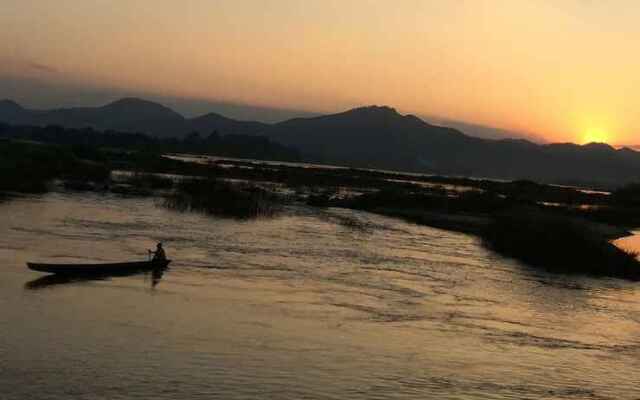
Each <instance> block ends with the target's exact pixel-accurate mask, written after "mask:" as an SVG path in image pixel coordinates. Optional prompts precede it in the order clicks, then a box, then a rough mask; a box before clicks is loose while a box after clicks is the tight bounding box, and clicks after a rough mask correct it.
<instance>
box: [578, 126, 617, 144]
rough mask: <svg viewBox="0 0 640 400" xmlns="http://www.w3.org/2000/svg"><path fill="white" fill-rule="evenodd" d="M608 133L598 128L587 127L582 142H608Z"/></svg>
mask: <svg viewBox="0 0 640 400" xmlns="http://www.w3.org/2000/svg"><path fill="white" fill-rule="evenodd" d="M609 142H610V137H609V134H608V133H607V132H605V131H603V130H600V129H589V130H587V131H586V132H585V133H584V135H583V136H582V144H587V143H609Z"/></svg>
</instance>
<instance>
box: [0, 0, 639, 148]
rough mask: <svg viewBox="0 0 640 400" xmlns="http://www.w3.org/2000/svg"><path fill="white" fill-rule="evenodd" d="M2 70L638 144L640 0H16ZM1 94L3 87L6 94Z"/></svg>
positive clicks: (5, 33) (1, 18) (1, 16)
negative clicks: (374, 109) (370, 109)
mask: <svg viewBox="0 0 640 400" xmlns="http://www.w3.org/2000/svg"><path fill="white" fill-rule="evenodd" d="M2 9H3V10H2V13H0V25H1V26H2V27H3V28H2V30H0V61H1V63H0V75H2V76H27V77H37V78H38V79H41V80H51V81H64V82H68V83H72V84H78V85H81V86H88V87H111V88H127V89H134V90H139V91H141V92H149V93H158V94H162V95H167V96H183V97H194V98H203V99H221V100H227V101H234V102H242V103H249V104H255V105H266V106H275V107H287V108H295V109H306V110H312V111H320V112H333V111H340V110H343V109H346V108H349V107H353V106H359V105H364V104H387V105H391V106H394V107H396V108H397V109H398V110H399V111H401V112H403V113H415V114H427V115H437V116H441V117H445V118H450V119H457V120H464V121H468V122H473V123H478V124H484V125H489V126H495V127H499V128H505V129H511V130H518V131H524V132H530V133H534V134H537V135H539V136H541V137H543V138H545V139H546V140H549V141H577V142H585V141H586V140H597V141H609V142H611V143H615V144H618V143H628V144H636V143H637V142H640V138H636V136H637V135H636V134H635V132H636V129H637V127H640V112H639V111H640V110H639V109H640V51H638V50H639V45H638V43H640V24H638V23H637V21H640V2H638V1H635V0H628V1H627V0H617V1H607V2H605V1H592V0H562V1H555V0H553V1H551V0H549V1H546V0H537V1H519V0H504V1H498V0H495V1H489V0H468V1H464V0H447V1H427V0H398V1H393V2H391V1H375V0H253V1H250V0H230V1H225V0H216V1H212V0H183V1H180V2H178V1H172V0H93V1H87V0H59V1H56V2H45V1H41V0H4V1H3V5H2ZM0 97H3V96H2V93H0Z"/></svg>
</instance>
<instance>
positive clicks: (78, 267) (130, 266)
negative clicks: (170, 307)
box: [27, 260, 171, 275]
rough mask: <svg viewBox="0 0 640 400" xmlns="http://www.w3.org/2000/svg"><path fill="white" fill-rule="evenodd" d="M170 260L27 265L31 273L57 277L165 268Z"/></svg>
mask: <svg viewBox="0 0 640 400" xmlns="http://www.w3.org/2000/svg"><path fill="white" fill-rule="evenodd" d="M170 262H171V260H154V261H135V262H123V263H110V264H42V263H27V267H29V269H31V270H33V271H38V272H47V273H50V274H58V275H101V274H104V275H115V274H119V273H127V272H135V271H149V270H154V269H163V268H166V267H167V266H168V265H169V263H170Z"/></svg>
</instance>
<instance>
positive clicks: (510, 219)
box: [482, 208, 640, 280]
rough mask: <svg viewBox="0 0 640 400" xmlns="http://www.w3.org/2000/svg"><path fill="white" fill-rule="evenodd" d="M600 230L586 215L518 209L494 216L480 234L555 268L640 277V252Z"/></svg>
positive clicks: (507, 251) (505, 250)
mask: <svg viewBox="0 0 640 400" xmlns="http://www.w3.org/2000/svg"><path fill="white" fill-rule="evenodd" d="M598 228H599V227H598V226H597V225H594V224H591V223H589V222H588V221H585V220H584V219H577V218H571V217H566V216H561V215H554V214H552V213H549V212H543V211H541V210H538V209H529V208H516V209H512V210H509V211H508V212H504V213H500V214H498V215H495V216H493V218H492V223H491V224H490V225H489V226H488V227H487V229H486V230H485V232H483V235H482V237H483V240H484V242H485V244H486V245H487V246H488V247H489V248H491V249H493V250H495V251H496V252H498V253H501V254H504V255H508V256H511V257H514V258H517V259H519V260H521V261H524V262H526V263H527V264H530V265H534V266H537V267H541V268H544V269H546V270H549V271H552V272H563V273H574V274H575V273H580V274H589V275H594V276H611V277H617V278H624V279H632V280H640V262H638V258H637V257H638V254H635V253H632V252H627V251H625V250H622V249H620V248H618V247H616V246H615V245H613V244H612V243H611V242H610V240H609V239H611V238H609V237H607V234H606V233H604V232H602V230H600V229H598Z"/></svg>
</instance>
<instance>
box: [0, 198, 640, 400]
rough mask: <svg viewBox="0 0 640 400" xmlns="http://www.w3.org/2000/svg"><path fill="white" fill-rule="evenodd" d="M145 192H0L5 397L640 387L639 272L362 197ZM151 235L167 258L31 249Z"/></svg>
mask: <svg viewBox="0 0 640 400" xmlns="http://www.w3.org/2000/svg"><path fill="white" fill-rule="evenodd" d="M157 202H158V200H157V199H153V198H143V199H140V198H121V197H116V196H109V195H97V194H84V193H83V194H73V193H50V194H47V195H43V196H34V197H22V198H18V199H14V200H11V201H8V202H3V203H0V261H1V264H0V265H1V266H2V267H1V268H2V269H1V270H0V332H1V333H0V393H1V394H0V398H2V399H5V400H13V399H16V400H18V399H20V400H21V399H54V400H57V399H69V398H73V399H148V398H154V399H179V398H184V399H213V398H221V399H252V398H273V399H425V398H434V399H585V398H588V399H637V398H639V397H640V389H639V388H640V335H638V332H640V284H637V283H632V282H626V281H622V280H616V279H591V278H584V277H572V276H562V275H552V274H547V273H544V272H540V271H536V270H533V269H531V268H529V267H526V266H524V265H522V264H520V263H518V262H516V261H513V260H510V259H506V258H503V257H501V256H498V255H496V254H494V253H492V252H490V251H488V250H486V249H485V248H483V247H482V245H481V243H480V242H479V240H478V239H477V238H474V237H472V236H468V235H464V234H458V233H452V232H448V231H443V230H438V229H432V228H428V227H424V226H417V225H413V224H409V223H405V222H402V221H399V220H396V219H391V218H385V217H381V216H378V215H373V214H368V213H363V212H356V211H351V210H340V209H329V210H324V211H322V210H317V209H311V208H306V207H291V208H288V209H287V210H286V213H285V214H284V215H283V216H280V217H277V218H271V219H259V220H254V221H244V222H243V221H236V220H228V219H219V218H214V217H208V216H204V215H200V214H183V213H176V212H172V211H169V210H166V209H164V208H162V207H159V206H158V204H157ZM156 241H163V242H164V243H165V248H166V250H167V253H168V255H169V257H170V258H172V259H173V260H174V262H173V263H172V265H171V268H170V269H169V270H168V271H166V272H165V273H164V275H163V276H161V277H158V276H155V277H152V276H149V275H147V274H140V275H133V276H128V277H117V278H112V279H106V280H94V281H75V282H63V281H55V280H53V281H52V280H50V279H46V278H45V279H42V275H41V274H38V273H35V272H32V271H29V270H28V269H27V268H26V267H25V262H26V261H48V262H65V261H70V262H72V261H77V262H101V261H120V260H135V259H145V258H146V249H148V248H152V247H153V246H154V244H155V242H156ZM532 245H535V244H532Z"/></svg>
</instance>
